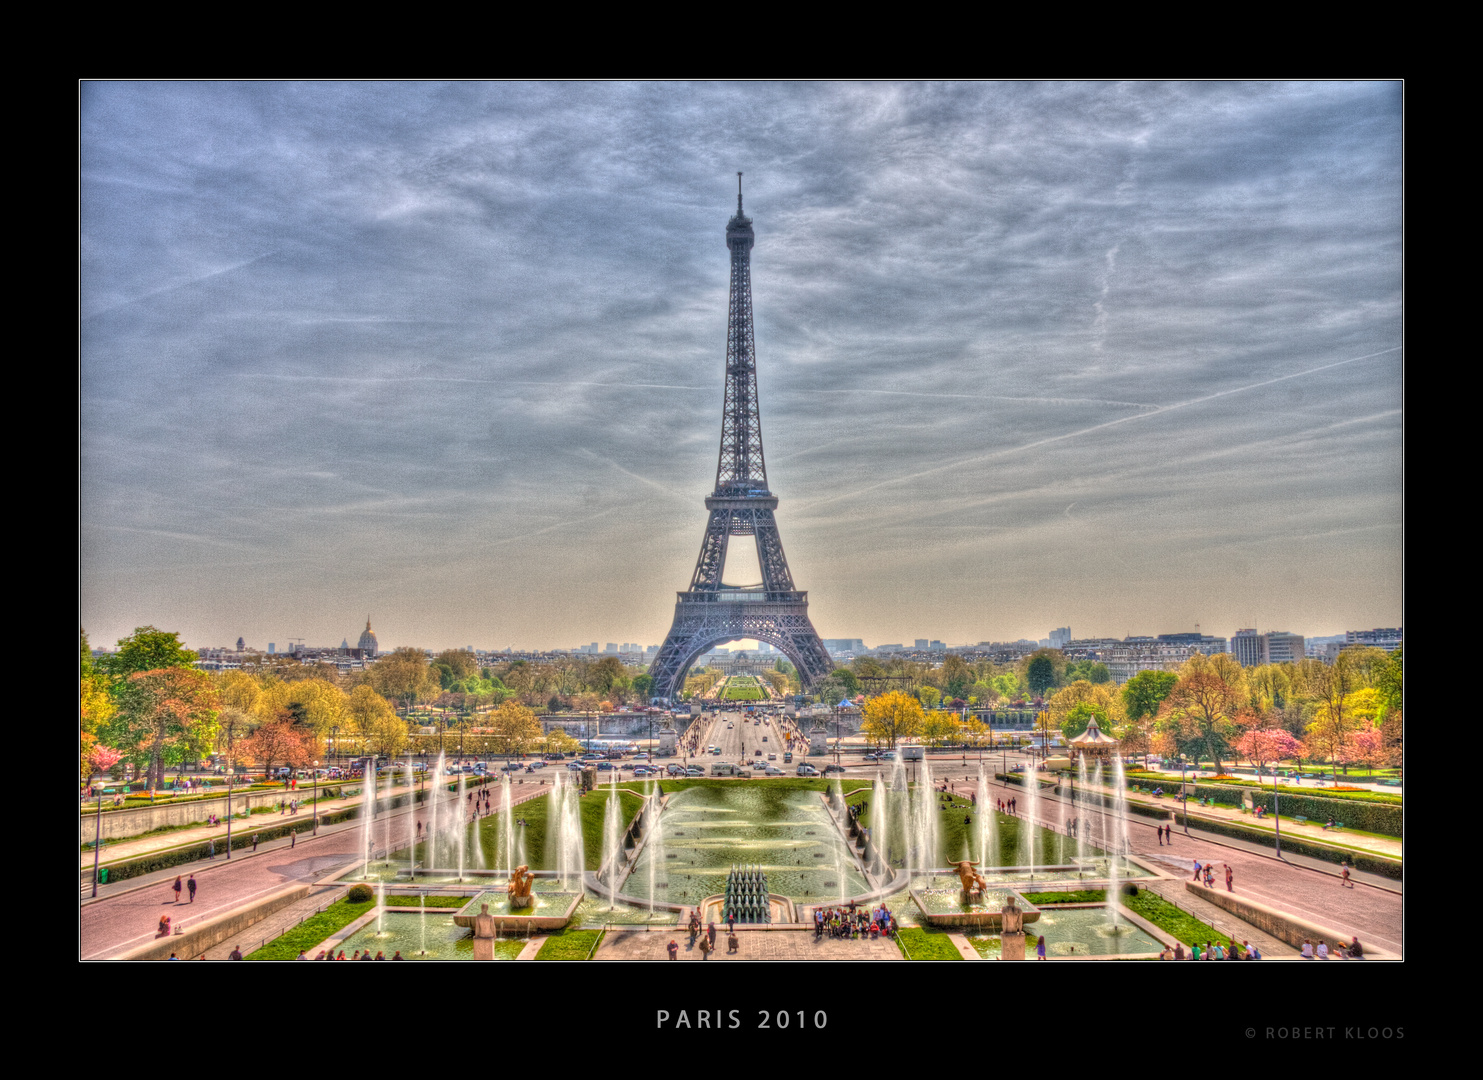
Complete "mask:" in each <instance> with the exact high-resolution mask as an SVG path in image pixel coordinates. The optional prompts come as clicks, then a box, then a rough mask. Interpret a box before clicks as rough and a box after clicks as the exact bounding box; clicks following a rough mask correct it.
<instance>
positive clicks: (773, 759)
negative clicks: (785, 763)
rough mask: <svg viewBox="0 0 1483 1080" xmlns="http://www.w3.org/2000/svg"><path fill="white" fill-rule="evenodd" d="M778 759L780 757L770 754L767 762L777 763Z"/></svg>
mask: <svg viewBox="0 0 1483 1080" xmlns="http://www.w3.org/2000/svg"><path fill="white" fill-rule="evenodd" d="M777 759H778V756H777V755H776V754H768V755H767V760H768V761H776V760H777Z"/></svg>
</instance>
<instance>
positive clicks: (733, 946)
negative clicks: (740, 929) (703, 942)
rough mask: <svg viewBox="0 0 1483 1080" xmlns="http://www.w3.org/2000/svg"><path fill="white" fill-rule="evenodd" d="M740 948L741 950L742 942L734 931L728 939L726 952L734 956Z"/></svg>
mask: <svg viewBox="0 0 1483 1080" xmlns="http://www.w3.org/2000/svg"><path fill="white" fill-rule="evenodd" d="M739 948H741V941H740V940H739V939H738V938H737V936H736V931H735V930H732V931H731V933H730V934H728V935H727V937H726V951H727V952H728V953H731V954H733V955H734V954H735V953H736V950H737V949H739Z"/></svg>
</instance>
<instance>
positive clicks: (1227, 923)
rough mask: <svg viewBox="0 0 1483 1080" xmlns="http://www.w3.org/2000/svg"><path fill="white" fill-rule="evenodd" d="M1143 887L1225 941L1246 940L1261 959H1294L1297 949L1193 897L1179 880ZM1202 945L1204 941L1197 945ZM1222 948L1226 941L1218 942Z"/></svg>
mask: <svg viewBox="0 0 1483 1080" xmlns="http://www.w3.org/2000/svg"><path fill="white" fill-rule="evenodd" d="M1142 887H1143V888H1145V889H1147V890H1148V891H1149V892H1151V893H1155V894H1157V895H1159V896H1162V897H1163V898H1164V899H1165V900H1167V901H1169V903H1171V904H1173V905H1174V906H1175V907H1178V908H1181V909H1183V910H1184V911H1187V912H1189V913H1190V914H1191V915H1193V916H1194V917H1195V918H1197V919H1199V920H1200V921H1201V922H1203V923H1208V924H1209V925H1211V926H1213V927H1215V928H1216V929H1217V930H1219V931H1220V932H1221V933H1223V934H1225V935H1226V938H1227V939H1231V938H1234V939H1235V940H1236V941H1249V942H1251V943H1252V944H1253V945H1255V946H1256V947H1257V948H1258V949H1260V950H1261V952H1262V956H1264V957H1266V958H1267V959H1269V960H1271V959H1275V958H1277V957H1279V956H1297V955H1298V950H1297V949H1294V948H1293V947H1292V946H1291V945H1289V944H1287V942H1285V941H1283V940H1281V939H1280V938H1275V937H1273V936H1272V935H1271V934H1269V933H1267V932H1266V931H1264V930H1258V929H1257V928H1256V927H1254V926H1252V925H1250V924H1249V923H1245V922H1242V921H1241V920H1240V919H1238V918H1236V916H1234V915H1232V914H1231V913H1230V912H1229V911H1227V910H1226V909H1225V908H1223V907H1217V906H1216V905H1214V904H1212V903H1211V902H1210V901H1209V900H1206V899H1204V898H1203V897H1200V896H1196V895H1195V894H1194V893H1192V892H1189V891H1188V890H1187V889H1185V887H1184V882H1183V881H1181V880H1180V879H1178V878H1162V879H1160V880H1158V881H1150V882H1145V883H1142ZM1200 944H1201V946H1202V947H1203V946H1204V942H1201V943H1200ZM1221 944H1222V945H1224V944H1226V941H1222V942H1221Z"/></svg>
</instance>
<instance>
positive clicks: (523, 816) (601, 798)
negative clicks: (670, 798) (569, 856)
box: [413, 784, 643, 900]
mask: <svg viewBox="0 0 1483 1080" xmlns="http://www.w3.org/2000/svg"><path fill="white" fill-rule="evenodd" d="M608 797H609V792H608V789H607V787H600V788H598V790H596V791H591V792H588V793H587V794H586V795H583V796H581V797H579V798H578V799H577V808H578V811H579V813H580V814H581V818H582V844H583V849H584V850H585V852H586V856H587V860H586V863H587V869H588V870H596V869H597V868H598V866H599V864H601V862H602V845H603V836H602V831H603V819H604V816H605V815H606V813H607V806H608ZM618 799H619V800H620V801H621V804H622V819H623V828H624V829H625V830H626V829H627V828H628V824H629V822H630V821H632V820H633V817H634V815H635V814H637V813H638V811H639V807H640V806H642V805H643V800H642V799H640V798H639V797H638V796H637V795H635V794H633V792H632V791H629V790H627V785H623V784H620V785H619V786H618ZM550 804H551V797H550V795H542V796H540V797H539V798H536V799H531V800H530V801H529V802H523V803H521V804H519V805H518V806H516V807H514V808H513V809H512V810H511V813H512V815H513V816H514V817H515V819H516V820H517V821H524V822H525V826H524V827H523V828H519V827H518V826H517V829H518V831H519V832H521V833H523V834H524V840H525V859H526V865H528V866H530V867H531V868H532V869H534V870H554V869H556V867H555V865H554V860H551V863H550V864H548V860H547V857H546V834H547V831H548V828H549V824H550V822H549V821H548V813H549V810H550ZM503 829H504V819H503V817H502V815H500V814H490V815H489V816H488V817H484V818H480V819H479V825H478V830H479V843H480V845H481V846H482V848H483V851H484V865H485V866H494V865H495V864H496V845H497V843H498V838H499V836H500V833H501V831H502V830H503ZM420 849H421V845H419V851H418V852H417V857H418V858H419V859H421V858H422V851H421V850H420ZM413 899H414V900H415V897H414V898H413Z"/></svg>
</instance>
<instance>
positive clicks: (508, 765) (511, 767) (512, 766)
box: [499, 761, 525, 773]
mask: <svg viewBox="0 0 1483 1080" xmlns="http://www.w3.org/2000/svg"><path fill="white" fill-rule="evenodd" d="M523 768H525V766H524V765H522V764H520V762H518V761H507V762H505V763H504V764H503V765H501V766H500V767H499V771H500V772H508V773H516V772H519V771H520V770H521V769H523Z"/></svg>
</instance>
